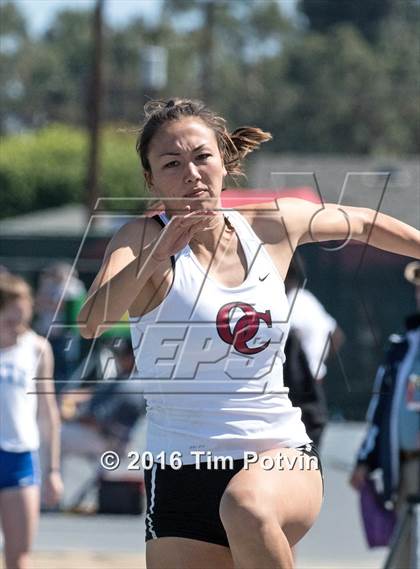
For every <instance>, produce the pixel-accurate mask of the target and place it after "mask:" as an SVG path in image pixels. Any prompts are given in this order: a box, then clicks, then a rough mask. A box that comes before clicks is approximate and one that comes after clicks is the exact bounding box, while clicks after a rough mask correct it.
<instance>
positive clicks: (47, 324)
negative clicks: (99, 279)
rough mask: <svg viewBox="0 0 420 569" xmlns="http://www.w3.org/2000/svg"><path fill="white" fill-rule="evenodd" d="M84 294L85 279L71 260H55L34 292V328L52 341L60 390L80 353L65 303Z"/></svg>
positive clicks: (58, 388) (44, 272) (77, 337)
mask: <svg viewBox="0 0 420 569" xmlns="http://www.w3.org/2000/svg"><path fill="white" fill-rule="evenodd" d="M85 293H86V288H85V286H84V284H83V282H82V281H81V280H80V279H79V278H78V274H77V271H76V269H73V267H72V266H71V265H70V264H69V263H66V262H63V261H58V262H55V263H52V264H51V265H48V266H47V267H46V268H45V269H43V271H42V272H41V274H40V277H39V284H38V288H37V291H36V295H35V322H34V328H35V330H36V331H37V332H38V333H39V334H41V335H42V336H46V337H47V338H48V340H49V342H50V343H51V346H52V349H53V353H54V360H55V388H56V392H57V393H59V392H60V391H61V390H62V389H63V388H64V387H65V383H66V381H67V380H68V379H69V376H70V375H71V373H72V372H73V371H74V369H75V367H76V366H77V363H78V361H79V356H80V336H79V334H76V333H74V331H73V330H72V329H69V328H68V327H67V326H66V303H68V302H69V301H76V302H77V301H81V300H82V299H83V298H84V295H85ZM57 308H58V311H57ZM56 312H57V314H56Z"/></svg>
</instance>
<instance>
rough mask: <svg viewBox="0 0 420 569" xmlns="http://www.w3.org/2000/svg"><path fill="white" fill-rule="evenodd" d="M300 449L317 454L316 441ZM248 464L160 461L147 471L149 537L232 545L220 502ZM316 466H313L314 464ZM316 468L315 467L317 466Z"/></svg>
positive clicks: (239, 460) (311, 454) (313, 454)
mask: <svg viewBox="0 0 420 569" xmlns="http://www.w3.org/2000/svg"><path fill="white" fill-rule="evenodd" d="M297 450H300V451H301V452H303V453H305V454H307V455H309V456H314V457H316V458H317V463H318V465H319V470H320V472H321V476H322V481H323V483H324V479H323V475H322V466H321V461H320V458H319V454H318V451H317V450H316V448H315V446H314V445H310V444H308V445H304V446H301V447H298V448H297ZM243 466H244V460H243V459H238V460H234V461H233V468H226V469H220V468H219V469H217V470H216V469H214V468H210V469H209V468H207V466H206V463H202V464H201V465H200V468H199V469H197V468H196V466H195V464H186V465H183V466H181V468H180V469H179V470H176V469H174V468H171V467H170V466H169V465H167V464H166V465H165V468H162V465H161V464H160V463H156V462H155V463H154V464H153V468H152V469H149V470H146V471H145V476H144V479H145V485H146V496H147V512H146V541H148V540H150V539H157V538H159V537H185V538H189V539H198V540H200V541H206V542H209V543H216V544H219V545H224V546H226V547H229V543H228V539H227V536H226V532H225V529H224V527H223V524H222V522H221V520H220V516H219V505H220V500H221V498H222V495H223V492H224V491H225V489H226V487H227V485H228V483H229V481H230V479H231V478H233V476H235V474H237V473H238V472H239V471H240V470H241V469H242V468H243ZM311 467H312V466H311ZM313 468H315V467H313Z"/></svg>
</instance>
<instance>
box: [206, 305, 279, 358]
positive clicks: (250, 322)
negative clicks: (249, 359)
mask: <svg viewBox="0 0 420 569" xmlns="http://www.w3.org/2000/svg"><path fill="white" fill-rule="evenodd" d="M235 308H240V309H241V310H242V312H243V313H244V315H243V316H241V317H240V318H239V320H238V321H237V322H236V324H235V327H234V328H233V331H231V329H230V317H231V313H232V311H233V310H234V309H235ZM260 320H264V322H265V323H266V324H267V326H268V327H269V328H271V326H272V321H271V314H270V311H269V310H266V311H265V312H257V311H256V310H255V308H254V307H253V306H251V305H250V304H247V303H245V302H229V303H228V304H225V305H224V306H222V308H221V309H220V310H219V312H218V313H217V317H216V327H217V332H218V333H219V336H220V337H221V339H222V340H223V341H224V342H226V343H227V344H230V345H231V346H233V347H234V348H235V350H237V351H238V352H240V353H241V354H247V355H248V354H257V353H258V352H262V351H263V350H265V348H266V347H267V346H268V345H269V343H270V342H271V340H267V342H265V343H264V344H263V345H262V346H258V347H256V348H249V347H248V346H247V345H246V343H247V342H249V341H250V340H252V338H254V336H255V335H256V333H257V332H258V328H259V327H260Z"/></svg>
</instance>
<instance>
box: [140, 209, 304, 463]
mask: <svg viewBox="0 0 420 569" xmlns="http://www.w3.org/2000/svg"><path fill="white" fill-rule="evenodd" d="M160 217H161V219H162V220H163V221H164V223H168V218H167V217H166V216H165V215H164V214H162V215H161V216H160ZM227 217H228V218H229V221H230V222H231V224H232V225H233V226H234V228H235V231H236V233H237V235H238V238H239V239H240V242H241V244H242V247H243V250H244V253H245V256H246V260H247V275H246V278H245V281H244V282H243V283H242V284H241V285H239V286H237V287H226V286H224V285H222V284H221V283H219V282H217V281H216V280H215V279H214V278H213V277H212V276H209V275H206V271H205V269H204V267H202V266H201V264H200V263H199V261H198V259H197V258H196V256H195V255H194V253H193V252H192V250H191V249H190V247H189V246H186V247H185V248H184V249H183V250H182V251H180V252H179V253H177V255H176V256H175V261H176V262H175V271H174V280H173V283H172V287H171V289H170V291H169V293H168V294H167V296H166V298H165V299H164V301H163V302H162V303H161V304H160V305H159V306H158V307H157V308H155V309H153V310H151V311H150V312H148V313H147V314H145V315H144V316H142V317H140V318H130V323H131V326H130V327H131V336H132V342H133V349H134V354H135V358H136V366H137V370H138V371H137V378H138V380H139V386H140V385H141V389H142V391H143V392H144V396H145V398H146V401H147V417H148V437H147V448H148V450H150V451H151V452H152V453H153V454H154V455H156V454H158V453H159V452H162V451H163V452H164V453H165V460H166V462H169V456H168V455H169V454H170V453H171V452H173V451H178V452H180V453H181V455H182V460H183V463H184V464H191V463H194V462H196V458H197V456H199V457H201V455H199V454H197V451H203V452H204V453H210V454H211V455H218V456H220V455H224V456H231V457H232V458H233V459H235V458H243V454H244V452H245V451H255V452H262V451H264V450H268V449H271V448H278V447H296V446H300V445H303V444H306V443H308V442H310V439H309V437H308V436H307V434H306V431H305V427H304V425H303V423H302V421H301V411H300V409H298V408H295V407H293V406H292V404H291V402H290V400H289V398H288V395H287V393H288V388H287V387H284V384H283V362H284V344H285V342H286V339H287V334H288V330H289V325H288V319H289V311H290V308H289V304H288V301H287V297H286V294H285V290H284V283H283V280H282V279H281V277H280V275H279V273H278V271H277V269H276V267H275V265H274V263H273V262H272V260H271V258H270V256H269V254H268V253H267V251H266V249H265V248H264V246H263V245H262V242H261V240H260V239H259V238H258V237H257V235H256V234H255V233H254V231H253V230H252V228H251V226H250V225H249V224H248V222H247V221H246V220H245V218H244V217H243V216H242V215H241V214H240V213H239V212H236V211H232V212H230V211H229V214H228V215H227ZM192 452H193V454H191V453H192ZM202 460H206V456H205V455H203V456H202Z"/></svg>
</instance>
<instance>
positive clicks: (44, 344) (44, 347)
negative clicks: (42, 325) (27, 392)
mask: <svg viewBox="0 0 420 569" xmlns="http://www.w3.org/2000/svg"><path fill="white" fill-rule="evenodd" d="M32 332H33V335H34V341H35V348H36V351H37V357H38V369H39V370H44V369H46V368H50V367H51V366H52V365H53V362H54V354H53V350H52V347H51V344H50V342H49V341H48V340H47V338H45V337H44V336H40V335H39V334H37V333H36V332H34V331H33V330H32ZM41 375H43V372H42V371H41Z"/></svg>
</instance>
